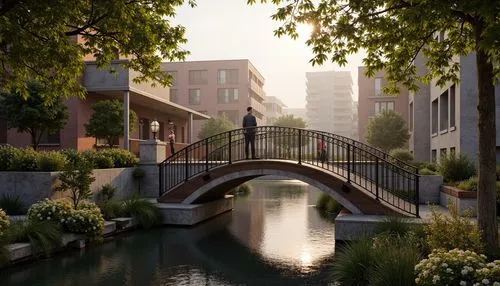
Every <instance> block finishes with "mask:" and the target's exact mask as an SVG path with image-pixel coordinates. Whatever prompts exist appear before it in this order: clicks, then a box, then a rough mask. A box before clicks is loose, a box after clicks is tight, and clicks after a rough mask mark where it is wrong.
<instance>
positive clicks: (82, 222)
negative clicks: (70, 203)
mask: <svg viewBox="0 0 500 286" xmlns="http://www.w3.org/2000/svg"><path fill="white" fill-rule="evenodd" d="M64 229H65V230H67V231H69V232H74V233H84V234H86V235H88V236H89V237H91V238H98V237H99V236H101V235H102V232H103V230H104V218H103V217H102V214H101V210H100V209H99V207H98V206H97V205H96V204H95V203H91V202H87V201H82V202H81V203H80V204H79V206H78V208H77V209H73V210H72V211H71V212H70V213H69V216H68V217H67V219H66V220H65V221H64Z"/></svg>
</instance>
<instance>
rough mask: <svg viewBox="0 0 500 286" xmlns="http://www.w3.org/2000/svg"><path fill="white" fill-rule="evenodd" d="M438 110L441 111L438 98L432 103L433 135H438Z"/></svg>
mask: <svg viewBox="0 0 500 286" xmlns="http://www.w3.org/2000/svg"><path fill="white" fill-rule="evenodd" d="M438 110H439V104H438V99H437V98H436V99H435V100H434V101H433V102H432V110H431V112H432V123H431V124H432V131H431V132H432V134H437V132H438Z"/></svg>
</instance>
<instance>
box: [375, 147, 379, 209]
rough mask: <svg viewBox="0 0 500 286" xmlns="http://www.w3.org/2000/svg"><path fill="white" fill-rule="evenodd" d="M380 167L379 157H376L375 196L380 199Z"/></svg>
mask: <svg viewBox="0 0 500 286" xmlns="http://www.w3.org/2000/svg"><path fill="white" fill-rule="evenodd" d="M378 169H379V167H378V157H375V197H376V198H377V201H378V192H379V179H378V177H379V170H378Z"/></svg>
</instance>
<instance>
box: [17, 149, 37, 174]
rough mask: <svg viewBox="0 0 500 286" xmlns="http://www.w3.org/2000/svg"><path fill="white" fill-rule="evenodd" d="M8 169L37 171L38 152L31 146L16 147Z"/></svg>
mask: <svg viewBox="0 0 500 286" xmlns="http://www.w3.org/2000/svg"><path fill="white" fill-rule="evenodd" d="M13 155H14V156H13V158H12V164H11V166H10V171H24V172H35V171H38V153H37V152H36V151H35V150H33V149H32V148H24V149H16V150H15V152H14V154H13Z"/></svg>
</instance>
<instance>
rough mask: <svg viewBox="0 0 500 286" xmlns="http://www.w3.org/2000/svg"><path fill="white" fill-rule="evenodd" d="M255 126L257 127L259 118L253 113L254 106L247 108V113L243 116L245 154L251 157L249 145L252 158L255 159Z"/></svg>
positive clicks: (247, 157)
mask: <svg viewBox="0 0 500 286" xmlns="http://www.w3.org/2000/svg"><path fill="white" fill-rule="evenodd" d="M255 127H257V119H256V118H255V116H254V115H253V114H252V107H251V106H249V107H248V108H247V115H245V116H244V117H243V128H244V131H243V132H244V134H245V155H246V159H247V160H248V159H249V157H250V156H249V152H248V147H250V149H251V151H252V152H251V153H252V159H255Z"/></svg>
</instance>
